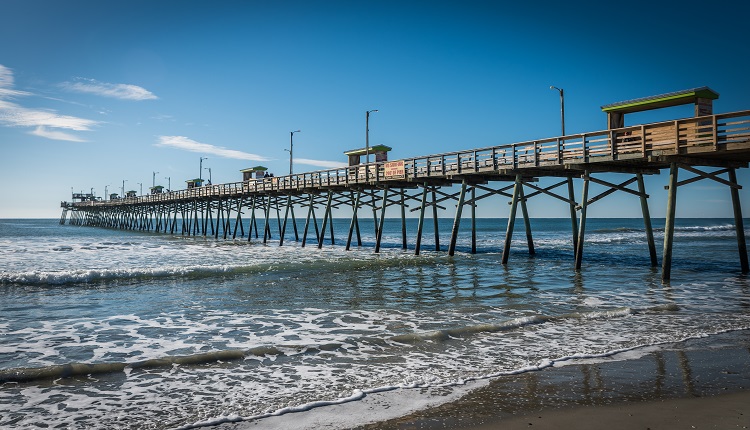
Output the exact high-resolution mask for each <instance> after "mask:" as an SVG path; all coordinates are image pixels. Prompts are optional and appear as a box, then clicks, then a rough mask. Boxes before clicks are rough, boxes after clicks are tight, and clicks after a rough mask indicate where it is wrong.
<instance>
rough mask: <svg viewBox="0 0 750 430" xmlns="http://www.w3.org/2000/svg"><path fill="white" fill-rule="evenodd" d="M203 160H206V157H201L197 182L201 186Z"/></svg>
mask: <svg viewBox="0 0 750 430" xmlns="http://www.w3.org/2000/svg"><path fill="white" fill-rule="evenodd" d="M203 160H208V157H201V163H200V169H199V170H198V181H199V182H200V183H201V185H203Z"/></svg>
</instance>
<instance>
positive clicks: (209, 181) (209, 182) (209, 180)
mask: <svg viewBox="0 0 750 430" xmlns="http://www.w3.org/2000/svg"><path fill="white" fill-rule="evenodd" d="M205 169H206V170H208V184H209V185H211V184H213V182H211V168H210V167H206V168H205Z"/></svg>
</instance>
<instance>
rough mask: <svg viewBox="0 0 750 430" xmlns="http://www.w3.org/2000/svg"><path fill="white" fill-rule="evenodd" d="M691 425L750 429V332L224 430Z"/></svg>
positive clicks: (583, 429)
mask: <svg viewBox="0 0 750 430" xmlns="http://www.w3.org/2000/svg"><path fill="white" fill-rule="evenodd" d="M368 422H369V423H368ZM366 423H367V424H366ZM691 425H692V426H693V427H694V428H740V429H741V428H749V429H750V330H738V331H733V332H727V333H722V334H718V335H713V336H708V337H705V338H700V339H690V340H687V341H683V342H678V343H673V344H667V345H659V346H652V347H644V348H639V349H635V350H631V351H627V352H623V353H618V354H614V355H612V356H608V357H602V358H596V359H573V360H568V361H564V362H560V363H556V364H555V365H554V366H551V367H547V368H544V369H541V370H536V371H529V372H525V373H521V374H517V375H509V376H502V377H497V378H491V379H488V380H482V381H475V382H472V383H468V384H466V385H463V386H456V387H442V388H424V389H400V390H395V391H386V392H382V393H375V394H368V395H366V396H365V397H364V398H363V399H361V400H357V401H353V402H348V403H343V404H338V405H331V406H323V407H318V408H313V409H310V410H307V411H304V412H294V413H287V414H283V415H280V416H273V417H268V418H262V419H258V420H252V421H242V422H235V423H224V424H220V425H218V426H217V427H218V428H220V429H222V430H230V429H231V430H244V429H318V428H326V429H352V428H355V429H358V430H411V429H427V430H438V429H463V430H490V429H503V430H506V429H510V430H513V429H542V430H544V429H559V428H576V429H580V430H588V429H592V430H593V429H600V428H605V427H606V428H609V430H617V429H633V428H642V429H646V428H651V429H654V430H656V429H662V430H669V429H678V428H679V429H684V428H688V429H689V428H693V427H690V426H691Z"/></svg>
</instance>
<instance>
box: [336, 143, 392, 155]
mask: <svg viewBox="0 0 750 430" xmlns="http://www.w3.org/2000/svg"><path fill="white" fill-rule="evenodd" d="M391 149H393V148H391V147H390V146H385V145H375V146H371V147H370V154H372V153H374V152H388V151H390V150H391ZM344 154H345V155H367V148H360V149H350V150H348V151H344Z"/></svg>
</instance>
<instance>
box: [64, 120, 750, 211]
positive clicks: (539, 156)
mask: <svg viewBox="0 0 750 430" xmlns="http://www.w3.org/2000/svg"><path fill="white" fill-rule="evenodd" d="M719 150H724V151H732V150H750V111H739V112H732V113H726V114H719V115H708V116H702V117H695V118H686V119H680V120H674V121H667V122H659V123H653V124H645V125H637V126H631V127H624V128H619V129H612V130H603V131H596V132H590V133H579V134H572V135H566V136H560V137H553V138H547V139H539V140H532V141H526V142H519V143H513V144H506V145H498V146H491V147H486V148H478V149H471V150H466V151H458V152H448V153H444V154H435V155H427V156H422V157H414V158H405V159H403V160H396V161H395V162H394V161H391V162H380V163H371V164H368V165H358V166H347V167H341V168H336V169H329V170H321V171H313V172H306V173H299V174H293V175H288V176H279V177H272V178H263V179H251V180H249V181H244V182H234V183H227V184H218V185H208V186H204V187H197V188H190V189H185V190H178V191H171V192H167V193H162V194H152V195H146V196H140V197H130V198H122V199H116V200H108V201H97V202H93V201H92V202H80V203H73V206H76V207H80V206H114V205H134V204H136V205H137V204H152V203H159V202H164V203H167V202H176V201H184V200H195V199H203V198H212V199H213V198H223V197H227V198H230V197H239V196H242V195H251V194H258V193H261V194H262V193H289V192H296V191H300V192H302V191H309V190H313V189H321V188H332V187H333V188H335V187H341V188H347V187H351V186H354V185H360V184H361V185H377V184H378V183H383V184H387V183H389V182H393V181H400V182H404V181H408V182H420V181H421V180H426V179H430V178H434V179H440V178H445V179H450V178H452V177H454V176H457V175H467V174H472V173H487V174H492V173H500V172H509V171H517V170H522V169H528V168H546V169H555V168H562V167H564V166H566V165H575V164H586V163H597V162H617V161H619V160H630V161H632V160H637V159H646V158H647V157H649V156H669V155H683V154H684V155H694V154H700V153H710V152H716V151H719ZM393 163H396V166H397V174H396V175H394V174H393V171H392V170H390V169H388V168H387V167H388V166H392V165H393ZM63 205H68V203H65V202H64V203H63Z"/></svg>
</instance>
